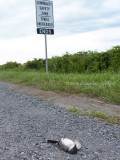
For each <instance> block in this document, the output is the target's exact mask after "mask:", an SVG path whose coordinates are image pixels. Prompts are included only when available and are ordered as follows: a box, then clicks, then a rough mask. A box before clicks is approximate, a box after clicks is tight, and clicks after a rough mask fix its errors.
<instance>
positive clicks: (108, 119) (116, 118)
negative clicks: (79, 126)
mask: <svg viewBox="0 0 120 160" xmlns="http://www.w3.org/2000/svg"><path fill="white" fill-rule="evenodd" d="M68 111H69V112H72V113H75V114H77V115H78V116H88V115H89V116H92V117H97V118H99V119H100V120H106V122H107V123H109V124H118V125H120V117H119V116H118V115H112V116H111V115H108V114H106V113H105V112H103V111H96V110H93V111H91V112H90V113H89V112H87V111H86V112H85V111H84V112H83V111H81V110H79V109H77V108H76V107H75V106H74V107H73V108H71V109H69V110H68Z"/></svg>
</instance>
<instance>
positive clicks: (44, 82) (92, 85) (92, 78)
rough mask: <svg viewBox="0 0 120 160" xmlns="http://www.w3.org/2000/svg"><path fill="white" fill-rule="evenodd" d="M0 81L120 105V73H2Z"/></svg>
mask: <svg viewBox="0 0 120 160" xmlns="http://www.w3.org/2000/svg"><path fill="white" fill-rule="evenodd" d="M0 80H1V81H7V82H11V83H15V84H20V85H23V86H33V87H35V88H38V89H42V90H51V91H55V92H69V93H84V94H86V95H88V96H90V97H98V98H99V99H100V100H102V101H106V102H111V103H114V104H120V73H109V72H106V73H98V74H93V73H92V74H57V73H48V74H46V73H41V72H39V71H14V70H9V71H0Z"/></svg>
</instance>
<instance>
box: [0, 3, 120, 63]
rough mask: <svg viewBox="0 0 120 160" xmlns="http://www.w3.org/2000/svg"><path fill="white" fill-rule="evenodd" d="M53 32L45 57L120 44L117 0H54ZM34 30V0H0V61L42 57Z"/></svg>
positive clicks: (40, 38)
mask: <svg viewBox="0 0 120 160" xmlns="http://www.w3.org/2000/svg"><path fill="white" fill-rule="evenodd" d="M53 4H54V25H55V27H54V29H55V34H54V35H48V36H47V42H48V57H49V58H50V57H52V56H61V55H63V54H65V52H66V51H68V52H69V53H70V54H73V53H75V52H78V51H86V50H92V51H95V50H97V51H105V50H107V49H110V48H111V47H112V46H115V45H120V0H53ZM44 43H45V42H44V35H37V33H36V9H35V0H0V64H4V63H6V62H8V61H17V62H19V63H24V62H26V61H28V60H33V59H34V58H45V44H44Z"/></svg>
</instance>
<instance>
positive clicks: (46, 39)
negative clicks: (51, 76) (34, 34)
mask: <svg viewBox="0 0 120 160" xmlns="http://www.w3.org/2000/svg"><path fill="white" fill-rule="evenodd" d="M45 53H46V73H48V57H47V35H46V34H45Z"/></svg>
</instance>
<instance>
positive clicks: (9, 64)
mask: <svg viewBox="0 0 120 160" xmlns="http://www.w3.org/2000/svg"><path fill="white" fill-rule="evenodd" d="M20 66H21V64H20V63H17V62H7V63H6V64H4V65H1V66H0V70H8V69H15V68H18V67H20Z"/></svg>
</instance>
